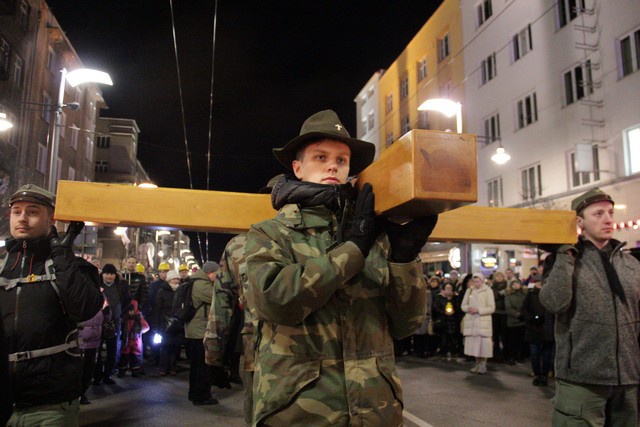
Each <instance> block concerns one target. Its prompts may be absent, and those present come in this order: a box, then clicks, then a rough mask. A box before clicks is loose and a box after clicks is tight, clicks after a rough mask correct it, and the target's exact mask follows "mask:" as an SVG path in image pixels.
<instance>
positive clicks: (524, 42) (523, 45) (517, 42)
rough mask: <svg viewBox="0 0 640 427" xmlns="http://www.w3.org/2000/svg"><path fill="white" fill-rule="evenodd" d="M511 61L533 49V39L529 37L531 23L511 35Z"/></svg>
mask: <svg viewBox="0 0 640 427" xmlns="http://www.w3.org/2000/svg"><path fill="white" fill-rule="evenodd" d="M512 44H513V61H514V62H515V61H517V60H518V59H520V58H522V57H523V56H525V55H526V54H527V53H529V51H530V50H532V49H533V39H532V37H531V24H529V25H527V26H526V27H525V28H524V29H523V30H521V31H520V32H519V33H518V34H516V35H515V36H513V43H512Z"/></svg>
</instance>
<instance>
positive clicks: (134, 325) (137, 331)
mask: <svg viewBox="0 0 640 427" xmlns="http://www.w3.org/2000/svg"><path fill="white" fill-rule="evenodd" d="M148 330H149V324H148V323H147V321H146V320H145V318H144V316H143V315H142V313H140V311H139V310H138V301H136V300H132V301H131V303H130V304H129V306H128V307H127V311H126V312H125V313H124V316H123V318H122V338H121V340H122V348H121V350H120V365H119V366H118V378H122V377H124V376H125V374H126V372H127V368H128V369H131V376H132V377H139V376H140V367H141V366H142V334H144V333H145V332H147V331H148Z"/></svg>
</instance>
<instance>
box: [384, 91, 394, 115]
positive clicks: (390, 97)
mask: <svg viewBox="0 0 640 427" xmlns="http://www.w3.org/2000/svg"><path fill="white" fill-rule="evenodd" d="M385 104H386V109H385V111H386V112H387V113H390V112H392V111H393V94H392V93H390V94H389V95H387V98H386V102H385Z"/></svg>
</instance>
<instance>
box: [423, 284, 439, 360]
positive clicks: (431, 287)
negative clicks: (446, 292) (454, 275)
mask: <svg viewBox="0 0 640 427" xmlns="http://www.w3.org/2000/svg"><path fill="white" fill-rule="evenodd" d="M441 283H442V279H441V278H440V277H438V276H433V277H431V278H429V280H428V281H427V284H428V286H427V292H428V294H429V297H428V298H429V301H428V304H427V307H428V309H427V325H428V328H427V331H426V332H427V333H426V334H425V335H424V340H425V344H426V345H425V353H426V357H431V356H435V355H436V354H437V353H438V346H439V345H440V339H439V337H438V335H437V333H436V331H435V329H434V320H435V319H434V315H435V313H434V309H433V305H434V303H435V301H436V298H437V297H438V295H440V290H441V287H440V286H441Z"/></svg>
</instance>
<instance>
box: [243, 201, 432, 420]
mask: <svg viewBox="0 0 640 427" xmlns="http://www.w3.org/2000/svg"><path fill="white" fill-rule="evenodd" d="M343 216H344V217H345V218H350V208H349V206H347V208H346V210H345V211H344V214H343ZM339 225H340V224H339V223H338V220H337V218H336V215H335V214H334V213H333V212H332V211H331V210H329V209H327V208H325V207H324V206H316V207H309V208H303V209H300V208H299V207H298V205H296V204H287V205H285V206H284V207H282V208H281V209H280V211H279V212H278V215H277V216H276V217H275V219H272V220H267V221H263V222H261V223H258V224H255V225H253V226H252V227H251V230H250V231H249V234H248V238H247V247H246V257H247V275H248V282H249V290H250V298H253V300H254V301H255V308H256V315H257V317H258V318H259V319H260V327H259V329H258V330H257V335H258V338H257V341H258V353H257V355H256V356H257V359H256V369H255V379H254V423H256V425H257V424H260V425H263V424H265V425H272V424H273V425H276V424H280V425H285V423H288V424H290V425H297V424H300V423H301V422H304V423H305V424H309V425H318V424H320V425H326V424H330V425H356V426H358V425H384V426H393V425H401V424H402V389H401V385H400V381H399V378H398V376H397V374H396V370H395V361H394V353H393V340H392V337H393V338H398V339H400V338H404V337H406V336H408V335H410V334H412V333H413V331H415V330H416V329H417V328H418V327H419V326H420V324H421V323H422V321H423V319H424V316H425V312H426V285H425V283H424V279H423V277H422V272H421V269H420V265H419V263H418V262H411V263H407V264H395V263H391V262H389V261H388V260H387V255H388V252H389V241H388V238H387V236H386V235H385V234H384V233H381V234H380V235H379V236H378V239H377V241H376V242H375V243H374V245H373V247H372V249H371V251H370V253H369V255H368V257H367V258H366V260H365V259H364V258H363V256H362V253H361V252H360V250H359V249H358V247H357V246H356V245H355V244H354V243H352V242H348V241H347V242H345V243H342V244H337V243H336V242H334V236H335V235H336V233H337V230H338V226H339ZM343 229H344V230H349V221H345V223H344V224H343ZM347 238H348V237H347Z"/></svg>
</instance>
